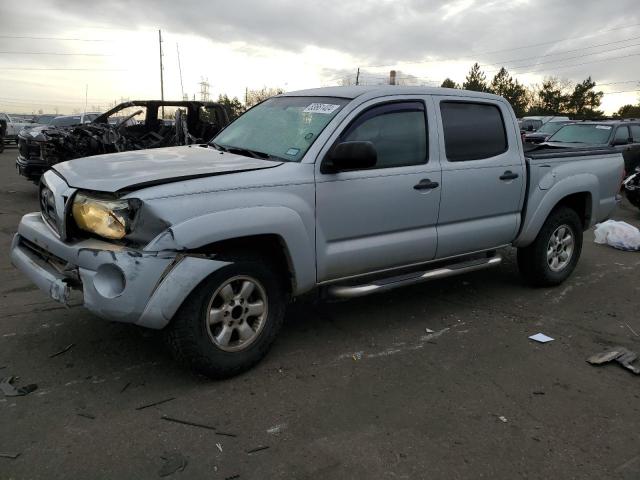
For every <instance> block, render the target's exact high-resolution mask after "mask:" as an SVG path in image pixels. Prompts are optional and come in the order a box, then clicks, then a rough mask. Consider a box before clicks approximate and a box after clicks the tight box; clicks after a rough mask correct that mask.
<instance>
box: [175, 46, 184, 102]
mask: <svg viewBox="0 0 640 480" xmlns="http://www.w3.org/2000/svg"><path fill="white" fill-rule="evenodd" d="M176 52H177V53H178V71H179V72H180V91H181V92H182V100H186V98H185V97H184V86H183V85H182V66H181V65H180V49H179V48H178V42H176Z"/></svg>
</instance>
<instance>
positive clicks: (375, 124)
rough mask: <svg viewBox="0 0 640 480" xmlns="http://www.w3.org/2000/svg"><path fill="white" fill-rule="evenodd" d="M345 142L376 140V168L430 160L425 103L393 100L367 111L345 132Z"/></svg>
mask: <svg viewBox="0 0 640 480" xmlns="http://www.w3.org/2000/svg"><path fill="white" fill-rule="evenodd" d="M341 140H342V141H344V142H352V141H366V142H371V143H373V146H374V147H375V148H376V151H377V152H378V163H377V164H376V168H388V167H402V166H408V165H419V164H423V163H426V162H427V151H428V150H427V122H426V118H425V110H424V105H423V104H422V103H421V102H403V103H389V104H387V105H382V106H379V107H374V108H372V109H371V110H367V111H366V112H364V113H363V114H362V115H361V116H360V117H358V118H357V119H356V120H355V122H354V123H353V124H352V125H351V126H349V128H348V129H347V131H346V132H345V133H343V134H342V136H341Z"/></svg>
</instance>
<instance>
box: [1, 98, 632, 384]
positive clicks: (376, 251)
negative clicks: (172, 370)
mask: <svg viewBox="0 0 640 480" xmlns="http://www.w3.org/2000/svg"><path fill="white" fill-rule="evenodd" d="M622 176H623V160H622V156H621V155H620V154H619V153H615V152H611V151H610V150H606V149H604V150H595V151H590V152H585V151H572V150H571V149H567V150H556V151H553V152H552V153H548V152H540V153H534V154H532V155H531V156H530V157H529V156H528V157H527V158H525V156H524V154H523V146H522V143H521V140H520V133H519V129H518V124H517V121H516V117H515V115H514V113H513V110H512V109H511V107H510V106H509V104H508V103H507V102H506V101H505V100H504V99H503V98H501V97H497V96H495V95H490V94H485V93H477V92H469V91H464V90H449V89H441V88H413V87H397V86H393V87H337V88H321V89H313V90H305V91H298V92H290V93H286V94H283V95H279V96H277V97H273V98H271V99H269V100H267V101H265V102H263V103H261V104H259V105H257V106H256V107H254V108H252V109H251V110H249V111H248V112H247V113H245V114H244V115H242V116H241V117H240V118H239V119H238V120H236V121H235V122H234V123H232V124H231V125H229V126H228V127H227V128H226V129H224V130H223V131H222V132H221V133H219V134H218V135H217V136H216V137H215V138H214V139H213V140H212V141H211V142H210V143H209V144H204V145H189V146H183V147H171V148H165V149H157V150H143V151H134V152H123V153H116V154H111V155H101V156H94V157H90V158H82V159H77V160H72V161H68V162H64V163H59V164H57V165H54V166H53V168H52V170H49V171H48V172H47V173H46V174H45V175H44V177H43V180H42V181H41V183H40V203H41V211H40V212H37V213H30V214H28V215H25V216H24V217H23V219H22V221H21V222H20V226H19V227H18V233H17V234H16V235H15V238H14V240H13V244H12V247H11V248H12V252H11V256H12V261H13V263H14V265H15V266H17V267H18V268H19V269H20V270H22V271H23V272H24V273H25V274H26V275H27V276H28V277H29V278H30V279H31V280H32V281H33V282H34V283H35V284H36V285H38V286H39V287H40V288H41V289H43V290H44V291H45V292H47V293H48V294H49V295H50V296H51V297H53V298H55V299H56V300H58V301H60V302H65V303H68V302H73V299H74V297H75V295H76V293H74V292H77V295H80V294H81V295H82V302H83V304H84V306H85V307H86V308H88V309H89V310H90V311H91V312H93V313H95V314H96V315H98V316H101V317H104V318H107V319H110V320H116V321H121V322H129V323H135V324H137V325H142V326H145V327H149V328H153V329H164V330H165V332H166V338H167V340H168V343H169V345H170V347H171V349H172V351H173V353H174V354H175V356H176V357H177V358H178V359H179V360H181V361H183V362H185V363H186V364H188V365H190V366H191V367H192V368H194V369H196V370H197V371H199V372H201V373H204V374H205V375H208V376H210V377H215V378H220V377H225V376H230V375H234V374H236V373H239V372H241V371H243V370H246V369H247V368H249V367H251V366H252V365H253V364H255V363H256V362H257V361H259V360H260V359H261V358H262V357H263V356H264V355H265V353H266V352H267V350H268V348H269V346H270V345H271V343H272V342H273V340H274V338H275V336H276V334H277V332H278V329H279V328H280V326H281V324H282V320H283V316H284V313H285V309H286V306H287V304H288V302H289V301H290V300H291V299H293V298H295V297H299V296H301V295H303V294H306V293H309V292H317V293H319V294H320V295H321V296H326V297H338V298H350V297H356V296H360V295H366V294H371V293H374V292H382V291H385V290H389V289H391V288H395V287H399V286H403V285H407V284H413V283H416V282H422V281H426V280H431V279H436V278H441V277H446V276H450V275H455V274H460V273H464V272H469V271H473V270H478V269H482V268H487V267H491V266H494V265H497V264H499V263H500V262H501V256H500V254H499V251H500V250H499V249H500V248H502V247H506V246H514V247H517V249H518V256H517V258H518V266H519V268H520V270H521V272H522V274H523V275H524V277H525V278H526V279H527V280H528V281H529V282H530V283H532V284H534V285H538V286H551V285H557V284H559V283H561V282H562V281H564V280H565V279H566V278H567V277H568V276H569V275H570V274H571V272H572V271H573V269H574V267H575V266H576V263H577V262H578V258H579V257H580V251H581V247H582V233H583V231H584V230H586V229H588V228H589V227H591V226H592V225H594V224H595V223H596V222H598V221H602V220H604V219H606V218H607V217H608V216H609V215H610V214H611V212H612V211H613V210H614V208H615V206H616V194H617V192H618V191H619V190H620V184H621V181H622Z"/></svg>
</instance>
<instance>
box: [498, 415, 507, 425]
mask: <svg viewBox="0 0 640 480" xmlns="http://www.w3.org/2000/svg"><path fill="white" fill-rule="evenodd" d="M498 420H500V421H501V422H502V423H507V422H508V421H509V420H507V417H504V416H502V415H499V416H498Z"/></svg>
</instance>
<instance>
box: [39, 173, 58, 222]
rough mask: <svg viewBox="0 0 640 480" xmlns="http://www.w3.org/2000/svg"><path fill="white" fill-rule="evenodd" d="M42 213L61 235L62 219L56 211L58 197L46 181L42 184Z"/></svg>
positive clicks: (45, 219) (46, 220)
mask: <svg viewBox="0 0 640 480" xmlns="http://www.w3.org/2000/svg"><path fill="white" fill-rule="evenodd" d="M40 213H41V214H42V218H43V219H44V221H45V222H47V223H48V224H49V226H50V227H51V228H53V230H54V231H55V232H56V233H57V234H58V235H59V234H60V219H59V218H58V214H57V212H56V199H55V197H54V193H53V192H52V191H51V189H50V188H49V187H47V185H46V184H45V183H44V182H42V184H41V185H40Z"/></svg>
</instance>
